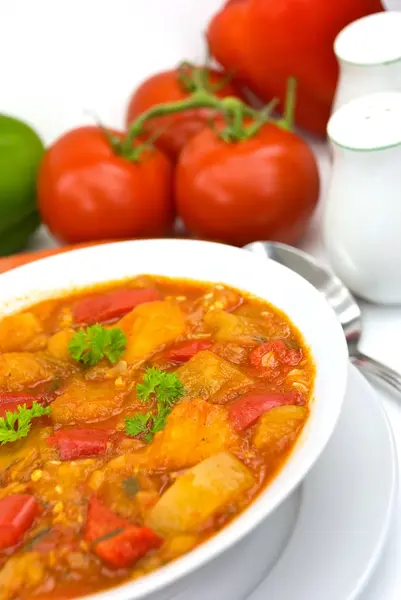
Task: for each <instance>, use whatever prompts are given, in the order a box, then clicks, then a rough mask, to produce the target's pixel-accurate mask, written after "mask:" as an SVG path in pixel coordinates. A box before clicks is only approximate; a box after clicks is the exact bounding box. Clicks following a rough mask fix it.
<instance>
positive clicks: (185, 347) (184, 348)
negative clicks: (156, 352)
mask: <svg viewBox="0 0 401 600" xmlns="http://www.w3.org/2000/svg"><path fill="white" fill-rule="evenodd" d="M212 346H213V342H212V341H211V340H186V341H185V342H179V343H178V344H174V346H171V348H168V350H166V352H165V354H164V358H166V359H167V360H172V361H174V362H177V363H185V362H187V361H188V360H189V359H190V358H192V357H193V356H195V354H197V353H198V352H201V351H202V350H209V348H211V347H212Z"/></svg>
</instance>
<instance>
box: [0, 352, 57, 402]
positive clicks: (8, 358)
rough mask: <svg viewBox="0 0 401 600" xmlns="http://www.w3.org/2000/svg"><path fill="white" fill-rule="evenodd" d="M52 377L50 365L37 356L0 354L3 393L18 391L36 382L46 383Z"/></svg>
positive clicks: (0, 378) (22, 353)
mask: <svg viewBox="0 0 401 600" xmlns="http://www.w3.org/2000/svg"><path fill="white" fill-rule="evenodd" d="M52 375H54V372H53V371H52V368H51V366H50V364H48V363H47V362H46V361H45V360H43V359H41V358H40V357H39V356H38V355H35V354H29V353H28V352H27V353H25V352H9V353H5V354H0V387H1V388H2V389H3V391H7V392H12V391H20V390H21V389H22V388H23V387H24V386H26V385H31V384H33V383H35V382H37V381H46V380H47V379H50V378H51V377H52Z"/></svg>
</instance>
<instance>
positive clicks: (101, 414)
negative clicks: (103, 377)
mask: <svg viewBox="0 0 401 600" xmlns="http://www.w3.org/2000/svg"><path fill="white" fill-rule="evenodd" d="M123 399H124V393H123V392H122V391H118V389H116V387H115V385H114V382H113V381H100V382H99V381H87V380H83V379H80V378H78V377H77V378H75V379H73V380H72V381H71V383H70V384H69V385H68V386H67V387H66V388H65V389H64V391H63V393H62V394H61V395H60V396H59V397H58V398H56V400H54V402H53V403H52V414H51V417H52V419H53V422H54V423H58V424H60V425H71V424H73V423H91V422H92V423H93V422H94V421H102V420H104V419H108V418H109V417H111V416H113V415H114V414H117V413H118V412H119V410H120V409H121V406H122V403H123Z"/></svg>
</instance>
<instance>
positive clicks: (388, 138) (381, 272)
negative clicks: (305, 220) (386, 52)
mask: <svg viewBox="0 0 401 600" xmlns="http://www.w3.org/2000/svg"><path fill="white" fill-rule="evenodd" d="M328 135H329V138H330V140H331V142H332V146H333V150H334V152H333V168H332V175H331V181H330V185H329V190H328V195H327V198H326V205H325V212H324V220H323V223H324V225H323V227H324V239H325V244H326V248H327V251H328V255H329V259H330V261H331V264H332V267H333V270H334V271H335V272H336V273H337V275H338V276H339V277H340V279H342V280H343V281H344V283H345V284H346V285H347V286H349V288H350V289H351V290H353V292H354V293H355V294H356V295H359V296H361V297H362V298H365V299H367V300H370V301H372V302H377V303H385V304H387V303H401V93H400V92H382V93H378V94H372V95H368V96H364V97H362V98H358V99H356V100H353V101H352V102H349V103H348V104H346V105H344V106H343V107H341V108H340V109H339V110H338V111H337V112H336V113H335V114H334V115H333V116H332V117H331V118H330V121H329V124H328Z"/></svg>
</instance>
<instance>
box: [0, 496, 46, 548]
mask: <svg viewBox="0 0 401 600" xmlns="http://www.w3.org/2000/svg"><path fill="white" fill-rule="evenodd" d="M39 513H40V505H39V503H38V501H37V500H36V498H35V497H34V496H31V495H30V494H13V495H11V496H7V497H6V498H3V500H0V550H3V549H4V548H9V547H10V546H14V545H15V544H17V543H18V542H19V541H20V540H21V539H22V537H23V536H24V534H25V532H26V531H28V529H29V528H30V527H31V525H32V523H33V521H34V519H35V517H36V516H37V515H38V514H39Z"/></svg>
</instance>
